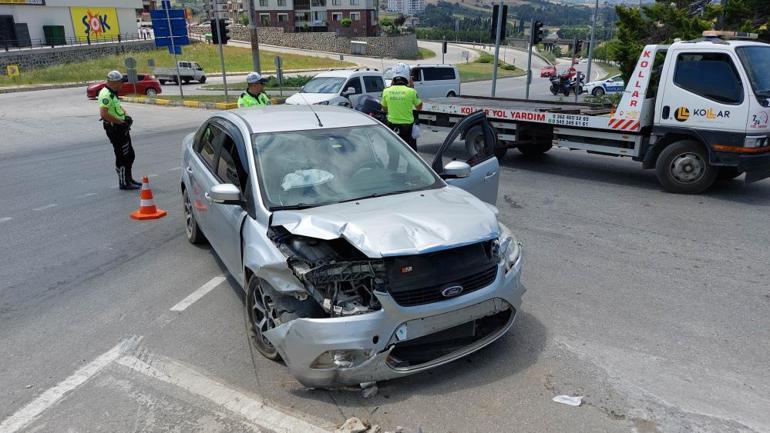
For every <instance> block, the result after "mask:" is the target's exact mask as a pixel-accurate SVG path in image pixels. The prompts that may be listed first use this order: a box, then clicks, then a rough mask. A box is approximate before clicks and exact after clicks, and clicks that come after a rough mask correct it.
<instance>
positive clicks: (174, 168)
mask: <svg viewBox="0 0 770 433" xmlns="http://www.w3.org/2000/svg"><path fill="white" fill-rule="evenodd" d="M181 169H182V167H172V168H169V169H168V171H177V170H181Z"/></svg>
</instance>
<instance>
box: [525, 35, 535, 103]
mask: <svg viewBox="0 0 770 433" xmlns="http://www.w3.org/2000/svg"><path fill="white" fill-rule="evenodd" d="M535 32H537V29H535V20H532V21H530V24H529V50H527V92H526V93H525V94H524V99H529V85H530V84H532V46H533V45H535V43H534V42H535Z"/></svg>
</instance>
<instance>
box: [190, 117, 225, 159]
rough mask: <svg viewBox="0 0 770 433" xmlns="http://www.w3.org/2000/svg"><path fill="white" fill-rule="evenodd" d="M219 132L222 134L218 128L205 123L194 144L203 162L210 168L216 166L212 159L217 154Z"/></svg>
mask: <svg viewBox="0 0 770 433" xmlns="http://www.w3.org/2000/svg"><path fill="white" fill-rule="evenodd" d="M220 134H222V131H221V130H220V129H219V128H216V127H214V126H213V125H210V124H209V125H206V127H205V128H204V130H203V132H202V133H201V136H200V141H199V142H198V143H197V144H196V146H195V151H196V152H197V153H198V154H199V155H200V157H201V159H202V160H203V162H205V163H206V164H207V165H208V166H209V167H211V168H214V167H216V165H215V164H214V160H215V158H216V155H217V146H218V143H217V140H218V138H219V136H220Z"/></svg>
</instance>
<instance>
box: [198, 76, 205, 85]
mask: <svg viewBox="0 0 770 433" xmlns="http://www.w3.org/2000/svg"><path fill="white" fill-rule="evenodd" d="M198 82H199V83H201V84H203V83H205V82H206V76H205V75H204V76H203V77H201V78H200V79H199V80H198Z"/></svg>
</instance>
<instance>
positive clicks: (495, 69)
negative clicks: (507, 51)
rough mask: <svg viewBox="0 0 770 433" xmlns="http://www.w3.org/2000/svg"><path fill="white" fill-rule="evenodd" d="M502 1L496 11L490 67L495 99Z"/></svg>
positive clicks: (501, 23)
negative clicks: (493, 48)
mask: <svg viewBox="0 0 770 433" xmlns="http://www.w3.org/2000/svg"><path fill="white" fill-rule="evenodd" d="M504 8H505V6H503V1H502V0H500V6H499V9H498V11H497V28H496V30H497V31H496V32H495V62H494V64H493V66H492V97H493V98H494V97H495V91H496V90H497V62H498V61H499V60H500V35H501V34H502V32H503V25H504V24H503V10H504Z"/></svg>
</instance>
